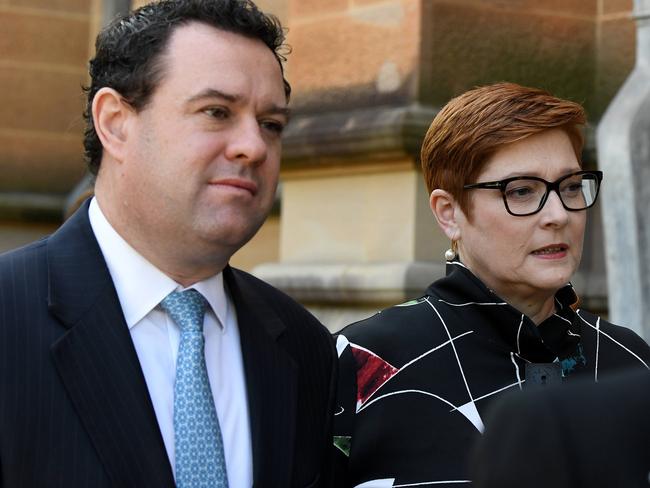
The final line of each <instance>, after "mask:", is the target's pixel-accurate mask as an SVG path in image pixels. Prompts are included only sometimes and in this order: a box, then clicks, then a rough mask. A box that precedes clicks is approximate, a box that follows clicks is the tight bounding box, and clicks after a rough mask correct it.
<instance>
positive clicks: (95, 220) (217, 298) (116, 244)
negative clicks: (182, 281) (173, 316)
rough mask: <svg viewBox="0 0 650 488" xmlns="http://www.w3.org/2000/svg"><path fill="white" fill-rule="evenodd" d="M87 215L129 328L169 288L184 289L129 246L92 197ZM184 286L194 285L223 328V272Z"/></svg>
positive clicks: (164, 295)
mask: <svg viewBox="0 0 650 488" xmlns="http://www.w3.org/2000/svg"><path fill="white" fill-rule="evenodd" d="M88 216H89V218H90V225H91V227H92V229H93V233H94V234H95V238H96V239H97V242H98V243H99V247H100V249H101V251H102V254H103V255H104V260H105V261H106V265H107V267H108V271H109V272H110V274H111V278H112V279H113V284H114V286H115V290H116V291H117V296H118V299H119V300H120V305H121V306H122V312H123V313H124V319H125V320H126V325H127V326H128V327H129V329H131V328H132V327H133V326H134V325H136V324H137V323H138V322H140V321H141V320H142V319H143V318H144V317H145V316H146V315H147V314H149V312H151V311H152V310H153V309H154V308H156V306H158V304H159V303H160V302H161V301H162V300H163V298H165V297H166V296H167V295H169V294H170V293H171V292H172V291H174V290H178V291H182V290H185V289H186V288H183V287H182V286H181V285H179V284H178V283H177V282H176V281H174V280H173V279H172V278H170V277H169V276H167V275H166V274H165V273H163V272H162V271H161V270H159V269H158V268H156V267H155V266H154V265H153V264H151V263H150V262H149V261H147V260H146V259H145V258H144V257H143V256H142V255H141V254H140V253H138V252H137V251H136V250H135V249H133V247H131V246H130V245H129V244H128V243H127V242H126V241H125V240H124V239H123V238H122V236H120V235H119V234H118V233H117V231H116V230H115V229H114V228H113V226H112V225H111V224H110V222H109V221H108V220H107V219H106V217H105V216H104V214H103V212H102V211H101V209H100V208H99V204H98V203H97V199H96V198H94V197H93V199H92V200H91V202H90V207H89V209H88ZM188 288H194V289H196V290H197V291H198V292H200V293H201V294H202V295H203V296H204V297H205V299H206V300H207V301H208V303H209V304H210V307H211V308H212V310H213V312H214V313H215V315H216V316H217V319H218V322H219V324H220V326H221V329H222V331H225V326H226V323H227V321H226V318H227V316H228V312H229V310H228V305H229V304H228V299H227V297H226V292H225V288H224V285H223V273H219V274H217V275H214V276H211V277H210V278H208V279H206V280H203V281H199V282H198V283H194V284H193V285H191V286H189V287H188Z"/></svg>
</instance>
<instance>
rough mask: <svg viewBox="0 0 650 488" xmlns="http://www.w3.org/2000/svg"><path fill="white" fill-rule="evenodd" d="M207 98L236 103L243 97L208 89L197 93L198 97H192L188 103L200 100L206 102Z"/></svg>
mask: <svg viewBox="0 0 650 488" xmlns="http://www.w3.org/2000/svg"><path fill="white" fill-rule="evenodd" d="M206 98H222V99H224V100H226V101H228V102H231V103H235V102H237V101H238V100H240V99H241V96H240V95H235V94H232V93H226V92H222V91H221V90H217V89H215V88H206V89H205V90H203V91H201V92H199V93H197V94H196V95H192V96H191V97H190V98H188V99H187V102H188V103H192V102H196V101H199V100H204V99H206Z"/></svg>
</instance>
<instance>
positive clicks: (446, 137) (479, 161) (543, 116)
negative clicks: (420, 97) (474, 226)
mask: <svg viewBox="0 0 650 488" xmlns="http://www.w3.org/2000/svg"><path fill="white" fill-rule="evenodd" d="M585 121H586V117H585V111H584V109H583V108H582V106H581V105H580V104H578V103H575V102H571V101H569V100H563V99H561V98H557V97H554V96H553V95H551V94H550V93H548V92H546V91H544V90H540V89H538V88H528V87H524V86H520V85H517V84H515V83H497V84H494V85H488V86H483V87H479V88H475V89H473V90H470V91H467V92H465V93H463V94H462V95H460V96H458V97H456V98H453V99H452V100H450V101H449V102H448V103H447V104H446V105H445V106H444V107H443V108H442V110H440V112H439V113H438V115H436V117H435V118H434V119H433V122H431V125H430V126H429V130H428V131H427V133H426V135H425V137H424V142H423V143H422V150H421V153H420V157H421V161H422V170H423V172H424V179H425V182H426V184H427V188H428V190H429V193H431V192H432V191H433V190H435V189H436V188H440V189H443V190H445V191H448V192H449V193H451V195H452V196H453V197H454V198H455V199H456V201H458V202H459V203H460V206H461V208H462V209H463V212H465V214H466V215H469V214H468V210H469V194H468V193H469V192H466V191H464V190H463V186H464V185H466V184H468V183H474V182H475V181H476V178H477V177H478V175H479V174H480V173H481V170H482V169H483V167H484V166H485V163H486V162H487V160H488V159H489V158H490V156H492V154H494V153H495V152H496V151H497V150H499V149H500V148H501V147H502V146H503V145H505V144H509V143H512V142H515V141H519V140H521V139H524V138H526V137H528V136H531V135H533V134H537V133H540V132H542V131H545V130H548V129H553V128H558V129H561V130H563V131H564V132H566V134H567V135H568V136H569V139H570V140H571V144H572V145H573V149H574V151H575V154H576V158H577V159H578V162H579V163H580V165H581V166H582V157H581V154H582V148H583V146H584V136H583V134H582V126H583V125H584V124H585Z"/></svg>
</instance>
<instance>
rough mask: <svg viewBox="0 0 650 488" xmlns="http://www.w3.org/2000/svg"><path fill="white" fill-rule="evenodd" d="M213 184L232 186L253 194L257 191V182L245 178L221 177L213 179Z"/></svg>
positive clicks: (211, 182)
mask: <svg viewBox="0 0 650 488" xmlns="http://www.w3.org/2000/svg"><path fill="white" fill-rule="evenodd" d="M210 184H211V185H217V186H230V187H233V188H239V189H241V190H246V191H248V192H249V193H250V194H251V195H255V194H256V193H257V184H256V183H255V182H254V181H251V180H247V179H243V178H220V179H218V180H211V181H210Z"/></svg>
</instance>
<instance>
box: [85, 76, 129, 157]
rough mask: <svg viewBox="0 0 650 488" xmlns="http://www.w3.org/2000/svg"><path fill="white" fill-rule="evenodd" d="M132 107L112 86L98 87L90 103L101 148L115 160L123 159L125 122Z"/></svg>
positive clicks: (126, 135)
mask: <svg viewBox="0 0 650 488" xmlns="http://www.w3.org/2000/svg"><path fill="white" fill-rule="evenodd" d="M133 114H134V110H133V108H132V107H131V106H130V105H129V104H128V103H126V101H125V100H124V99H123V98H122V96H121V95H120V94H119V93H118V92H117V91H115V90H114V89H112V88H108V87H104V88H100V89H99V90H98V91H97V93H96V94H95V97H94V98H93V104H92V116H93V124H94V126H95V132H96V133H97V137H99V140H100V141H101V143H102V146H103V148H104V149H103V150H104V152H105V153H108V154H109V155H110V156H112V158H113V159H114V160H116V161H122V160H123V159H124V152H125V144H126V141H127V137H128V130H127V127H126V125H127V123H128V121H129V118H130V117H131V116H132V115H133Z"/></svg>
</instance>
